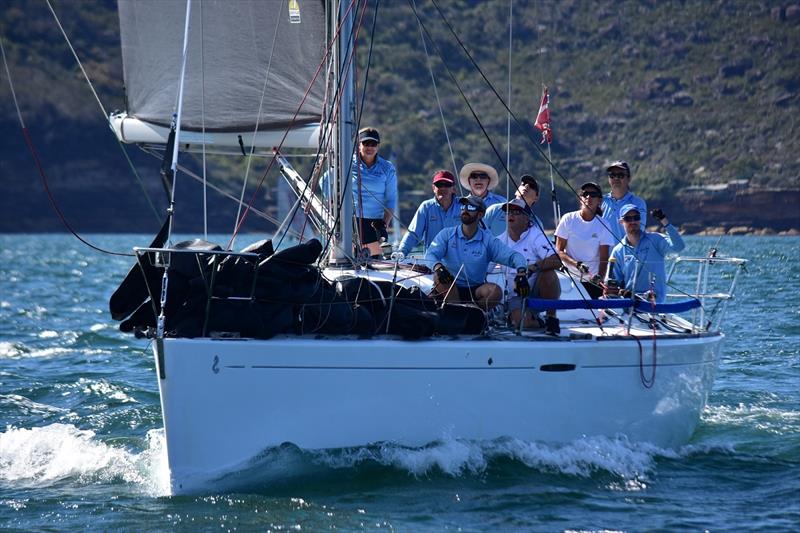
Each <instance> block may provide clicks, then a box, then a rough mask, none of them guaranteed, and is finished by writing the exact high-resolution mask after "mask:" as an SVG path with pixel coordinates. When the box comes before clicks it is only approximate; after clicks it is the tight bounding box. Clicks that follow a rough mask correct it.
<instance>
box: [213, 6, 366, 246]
mask: <svg viewBox="0 0 800 533" xmlns="http://www.w3.org/2000/svg"><path fill="white" fill-rule="evenodd" d="M354 4H355V0H351V2H350V5H349V7H348V8H347V11H346V12H345V15H346V14H347V13H349V12H350V10H351V9H352V8H353V5H354ZM341 28H342V24H341V22H340V23H339V26H338V27H337V29H336V32H335V35H334V37H333V39H332V41H335V39H336V36H338V34H339V31H340V30H341ZM330 50H331V49H330V46H329V47H328V49H327V50H326V51H325V55H324V56H323V58H322V60H321V62H320V64H319V66H317V70H316V71H315V72H314V76H312V78H311V82H309V84H308V88H307V89H306V91H305V93H303V97H302V98H301V99H300V104H299V105H298V107H297V110H296V111H295V112H294V114H293V115H292V118H291V120H290V121H289V126H288V127H287V128H286V131H284V133H283V137H282V138H281V141H280V142H279V143H278V146H277V149H278V150H280V149H281V147H283V143H284V142H285V141H286V137H287V136H288V135H289V131H290V130H291V126H292V125H293V124H294V122H295V120H296V119H297V115H299V114H300V110H301V109H302V108H303V105H304V104H305V101H306V99H307V98H308V95H309V94H310V93H311V88H312V87H313V86H314V82H315V81H316V79H317V77H318V76H319V73H320V72H321V70H322V67H323V66H324V65H325V63H326V62H327V57H328V54H330ZM275 159H276V158H275V156H274V154H273V157H272V158H271V159H270V161H269V164H268V165H267V169H266V170H265V171H264V173H263V174H262V175H261V179H260V180H259V182H258V186H257V187H256V189H255V190H254V191H253V194H252V195H251V196H250V200H248V202H247V207H246V208H245V210H244V212H243V213H242V216H241V218H240V219H239V222H238V224H237V225H236V228H235V229H234V232H233V235H232V236H231V240H230V241H229V242H228V246H227V249H230V247H231V245H232V244H233V241H234V240H235V239H236V235H237V234H238V232H239V230H240V229H241V227H242V224H244V221H245V219H246V218H247V214H248V212H249V211H250V208H251V207H252V205H253V202H254V201H255V198H256V195H257V194H258V192H259V191H260V190H261V187H262V185H263V184H264V180H265V179H266V177H267V175H268V174H269V171H270V170H271V169H272V166H273V165H274V164H275Z"/></svg>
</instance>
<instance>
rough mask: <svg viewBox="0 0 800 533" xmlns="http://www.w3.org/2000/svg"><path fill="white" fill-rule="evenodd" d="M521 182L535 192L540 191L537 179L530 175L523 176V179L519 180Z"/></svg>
mask: <svg viewBox="0 0 800 533" xmlns="http://www.w3.org/2000/svg"><path fill="white" fill-rule="evenodd" d="M519 182H520V183H527V184H528V185H530V186H531V187H533V190H535V191H538V190H539V184H538V183H536V178H534V177H533V176H531V175H530V174H523V175H522V177H521V178H519Z"/></svg>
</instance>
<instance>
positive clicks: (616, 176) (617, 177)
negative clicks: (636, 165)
mask: <svg viewBox="0 0 800 533" xmlns="http://www.w3.org/2000/svg"><path fill="white" fill-rule="evenodd" d="M608 177H609V178H611V179H614V180H624V179H625V178H627V177H628V175H627V174H625V173H624V172H609V173H608Z"/></svg>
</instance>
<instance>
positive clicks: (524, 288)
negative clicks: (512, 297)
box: [514, 267, 531, 298]
mask: <svg viewBox="0 0 800 533" xmlns="http://www.w3.org/2000/svg"><path fill="white" fill-rule="evenodd" d="M514 292H516V293H517V294H519V295H520V297H522V298H525V297H526V296H528V293H530V292H531V286H530V285H528V269H527V268H525V267H522V268H518V269H517V275H516V276H515V277H514Z"/></svg>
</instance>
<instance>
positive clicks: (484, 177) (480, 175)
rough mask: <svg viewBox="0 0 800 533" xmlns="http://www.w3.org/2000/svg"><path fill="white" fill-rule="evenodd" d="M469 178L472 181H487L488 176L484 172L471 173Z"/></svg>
mask: <svg viewBox="0 0 800 533" xmlns="http://www.w3.org/2000/svg"><path fill="white" fill-rule="evenodd" d="M469 178H470V179H473V180H488V179H489V174H487V173H485V172H473V173H472V174H470V175H469Z"/></svg>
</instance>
